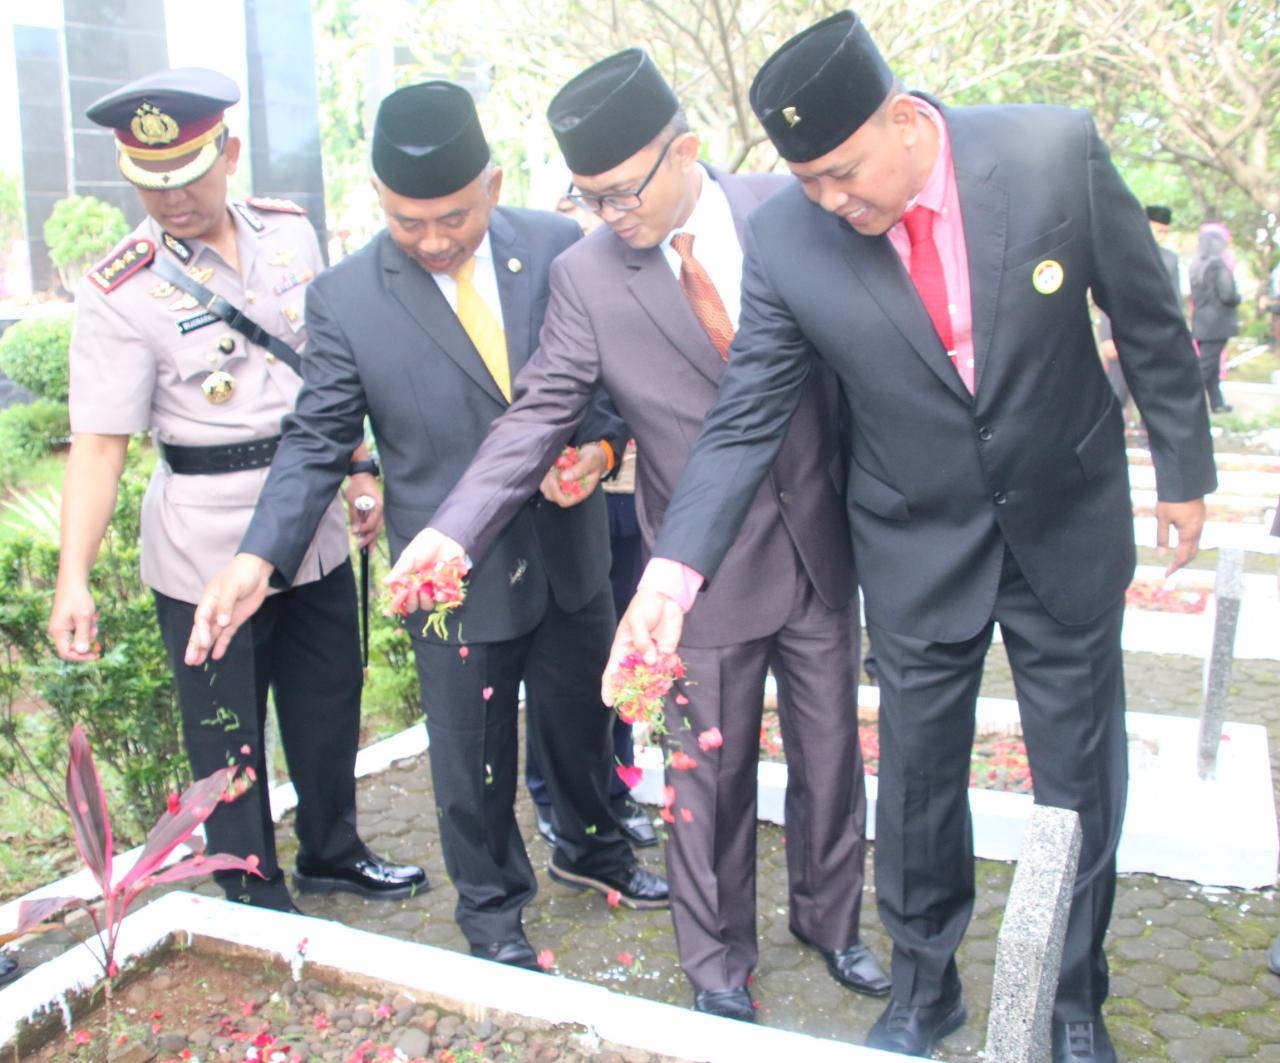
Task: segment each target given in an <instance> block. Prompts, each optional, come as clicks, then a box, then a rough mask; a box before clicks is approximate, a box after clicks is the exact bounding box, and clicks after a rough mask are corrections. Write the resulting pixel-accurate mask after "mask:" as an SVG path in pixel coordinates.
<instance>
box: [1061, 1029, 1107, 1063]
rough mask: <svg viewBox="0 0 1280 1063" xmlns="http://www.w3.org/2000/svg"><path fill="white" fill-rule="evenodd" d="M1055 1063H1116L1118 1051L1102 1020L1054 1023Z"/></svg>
mask: <svg viewBox="0 0 1280 1063" xmlns="http://www.w3.org/2000/svg"><path fill="white" fill-rule="evenodd" d="M1053 1063H1116V1050H1115V1048H1114V1047H1113V1046H1112V1044H1111V1037H1110V1036H1109V1035H1108V1034H1107V1028H1106V1026H1105V1025H1104V1024H1103V1022H1102V1019H1101V1018H1098V1019H1095V1020H1094V1021H1092V1022H1056V1021H1055V1022H1054V1024H1053Z"/></svg>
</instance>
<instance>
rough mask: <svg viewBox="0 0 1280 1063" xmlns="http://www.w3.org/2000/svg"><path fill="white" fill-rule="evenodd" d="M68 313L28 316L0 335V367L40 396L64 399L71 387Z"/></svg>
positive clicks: (16, 381) (58, 400) (54, 399)
mask: <svg viewBox="0 0 1280 1063" xmlns="http://www.w3.org/2000/svg"><path fill="white" fill-rule="evenodd" d="M71 320H72V315H71V314H54V315H51V316H48V317H29V318H27V319H26V320H24V321H19V322H17V323H16V324H14V325H11V326H10V327H9V328H8V329H6V330H5V334H4V335H3V336H0V370H3V371H4V374H5V376H7V377H8V378H9V379H10V380H12V381H13V382H14V383H15V384H17V385H18V386H19V387H24V388H26V389H27V390H28V391H30V392H33V393H34V394H36V395H39V396H40V398H42V399H52V400H53V401H54V402H66V401H67V393H68V391H69V390H70V383H71V368H70V363H69V361H68V352H69V351H70V349H71Z"/></svg>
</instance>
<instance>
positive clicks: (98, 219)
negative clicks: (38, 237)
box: [44, 196, 129, 292]
mask: <svg viewBox="0 0 1280 1063" xmlns="http://www.w3.org/2000/svg"><path fill="white" fill-rule="evenodd" d="M128 232H129V223H128V222H127V221H126V220H125V216H124V214H123V213H121V211H120V208H119V207H115V206H112V205H111V204H110V203H104V202H103V201H102V200H100V199H95V198H94V197H93V196H68V197H67V198H66V199H60V200H58V202H57V203H55V204H54V205H53V210H52V211H51V212H50V214H49V218H48V220H47V221H46V222H45V223H44V240H45V243H46V244H47V245H48V246H49V258H50V259H51V260H52V262H53V264H54V265H55V266H56V267H57V269H58V277H59V278H60V279H61V280H62V286H63V287H64V288H66V289H67V291H69V292H71V291H75V287H76V285H77V284H78V283H79V282H80V278H81V277H83V276H84V275H85V273H87V272H88V271H89V269H90V267H92V266H93V265H94V264H95V263H96V262H97V261H98V260H99V259H100V258H102V257H103V256H104V255H105V254H106V253H107V252H108V251H110V250H111V249H112V248H113V247H115V245H116V244H118V243H119V242H120V241H121V240H123V239H124V238H125V236H126V235H127V234H128Z"/></svg>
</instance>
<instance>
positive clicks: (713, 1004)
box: [693, 986, 756, 1022]
mask: <svg viewBox="0 0 1280 1063" xmlns="http://www.w3.org/2000/svg"><path fill="white" fill-rule="evenodd" d="M693 1010H694V1011H701V1012H705V1013H706V1014H707V1015H719V1016H720V1017H721V1018H722V1019H737V1020H738V1021H739V1022H755V1021H756V1009H755V1006H754V1005H753V1004H752V1003H751V993H750V992H749V991H748V989H747V987H746V986H739V987H738V988H737V989H699V990H698V991H697V992H696V993H694V994H693Z"/></svg>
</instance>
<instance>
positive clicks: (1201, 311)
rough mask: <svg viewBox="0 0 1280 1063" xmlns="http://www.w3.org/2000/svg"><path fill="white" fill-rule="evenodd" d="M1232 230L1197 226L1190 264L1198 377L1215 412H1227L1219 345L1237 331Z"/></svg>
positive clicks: (1216, 225) (1215, 224)
mask: <svg viewBox="0 0 1280 1063" xmlns="http://www.w3.org/2000/svg"><path fill="white" fill-rule="evenodd" d="M1234 269H1235V256H1234V255H1233V254H1232V253H1231V230H1229V229H1228V228H1227V227H1226V226H1225V225H1221V224H1219V223H1218V222H1206V223H1205V224H1204V225H1201V226H1200V246H1199V247H1198V248H1197V249H1196V257H1195V259H1194V260H1193V261H1192V263H1191V336H1192V338H1193V339H1194V340H1195V341H1196V345H1197V347H1198V348H1199V350H1200V379H1201V380H1202V381H1203V382H1204V391H1205V394H1206V395H1207V396H1208V398H1209V409H1210V410H1212V411H1213V412H1214V413H1228V412H1230V410H1231V407H1230V406H1228V405H1227V404H1226V403H1225V402H1223V401H1222V389H1221V387H1220V385H1219V381H1218V377H1219V369H1218V367H1219V364H1220V362H1221V360H1222V348H1223V347H1225V346H1226V345H1227V340H1229V339H1231V337H1232V336H1234V335H1235V334H1236V333H1237V332H1239V331H1240V322H1239V320H1238V317H1237V314H1236V307H1237V306H1239V305H1240V290H1239V289H1238V288H1237V287H1236V279H1235V275H1234Z"/></svg>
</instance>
